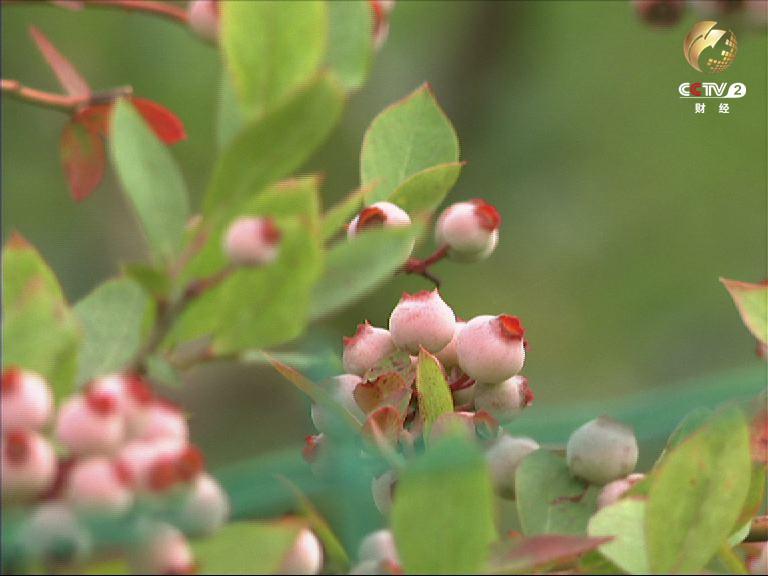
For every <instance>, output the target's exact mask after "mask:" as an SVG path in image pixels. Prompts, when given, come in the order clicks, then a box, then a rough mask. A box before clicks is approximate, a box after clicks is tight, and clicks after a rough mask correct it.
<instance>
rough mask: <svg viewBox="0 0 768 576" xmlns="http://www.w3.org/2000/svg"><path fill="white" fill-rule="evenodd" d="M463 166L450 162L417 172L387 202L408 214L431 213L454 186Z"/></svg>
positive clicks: (460, 163)
mask: <svg viewBox="0 0 768 576" xmlns="http://www.w3.org/2000/svg"><path fill="white" fill-rule="evenodd" d="M463 165H464V164H463V163H462V162H451V163H450V164H440V165H438V166H433V167H432V168H427V169H426V170H422V171H421V172H417V173H416V174H414V175H413V176H411V177H410V178H408V179H407V180H406V181H405V182H403V183H402V184H400V186H398V187H397V189H396V190H395V191H394V192H393V193H392V195H391V196H390V197H389V201H390V202H392V203H393V204H397V205H398V206H400V208H402V209H403V210H405V211H406V212H408V213H409V214H418V213H420V212H432V211H434V210H435V209H436V208H437V207H438V206H440V204H441V203H442V201H443V200H444V199H445V197H446V195H447V194H448V192H449V191H450V190H451V188H453V185H454V184H456V180H458V178H459V173H460V172H461V167H462V166H463Z"/></svg>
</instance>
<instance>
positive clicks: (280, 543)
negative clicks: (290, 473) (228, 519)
mask: <svg viewBox="0 0 768 576" xmlns="http://www.w3.org/2000/svg"><path fill="white" fill-rule="evenodd" d="M301 528H302V525H301V524H300V523H298V522H289V521H283V522H233V523H232V524H228V525H227V526H225V527H224V528H222V529H221V530H220V531H219V532H217V533H216V535H215V536H213V537H211V538H207V539H204V540H200V541H198V542H195V544H194V545H193V550H194V553H195V558H196V559H197V561H198V562H199V563H200V568H201V573H202V574H275V573H277V572H278V571H279V569H280V565H281V564H282V562H283V560H284V559H285V557H286V555H287V553H288V552H289V551H290V549H291V546H292V545H293V543H294V542H295V541H296V537H297V536H298V533H299V530H301Z"/></svg>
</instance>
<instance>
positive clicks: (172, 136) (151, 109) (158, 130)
mask: <svg viewBox="0 0 768 576" xmlns="http://www.w3.org/2000/svg"><path fill="white" fill-rule="evenodd" d="M131 101H132V102H133V106H134V107H135V108H136V110H138V111H139V114H141V115H142V116H143V117H144V120H146V122H147V124H149V126H150V127H151V128H152V130H154V132H155V134H157V137H158V138H160V140H162V141H163V142H165V143H166V144H176V142H180V141H181V140H185V139H186V138H187V132H186V131H185V130H184V124H183V123H182V121H181V120H179V118H178V116H176V115H175V114H174V113H173V112H171V111H170V110H168V109H167V108H165V107H163V106H160V104H158V103H157V102H153V101H152V100H147V99H146V98H132V99H131Z"/></svg>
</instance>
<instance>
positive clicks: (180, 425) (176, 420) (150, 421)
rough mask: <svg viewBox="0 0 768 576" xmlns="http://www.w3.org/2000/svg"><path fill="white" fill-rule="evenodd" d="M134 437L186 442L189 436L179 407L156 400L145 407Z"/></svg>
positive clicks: (187, 427)
mask: <svg viewBox="0 0 768 576" xmlns="http://www.w3.org/2000/svg"><path fill="white" fill-rule="evenodd" d="M135 437H136V438H138V439H140V440H160V439H171V440H178V441H180V442H186V441H187V439H188V438H189V426H188V425H187V420H186V418H185V417H184V414H183V413H182V411H181V410H180V409H179V408H177V407H176V406H174V405H173V404H171V403H169V402H165V401H162V400H158V401H155V402H153V403H152V405H151V406H149V407H148V408H147V410H146V413H145V415H144V418H143V421H142V425H141V426H140V427H139V428H138V429H137V430H136V433H135Z"/></svg>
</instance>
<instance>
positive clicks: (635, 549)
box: [589, 498, 649, 574]
mask: <svg viewBox="0 0 768 576" xmlns="http://www.w3.org/2000/svg"><path fill="white" fill-rule="evenodd" d="M645 507H646V504H645V501H644V500H638V499H634V498H627V499H624V500H620V501H619V502H617V503H616V504H613V505H612V506H608V507H606V508H603V509H602V510H600V511H599V512H598V513H597V514H595V515H594V516H593V517H592V519H591V520H590V521H589V535H590V536H595V537H598V536H611V537H612V538H613V540H612V541H610V542H608V543H606V544H603V545H602V546H600V552H601V553H602V554H603V555H604V556H605V557H606V558H608V559H609V560H611V561H612V562H613V563H614V564H615V565H616V566H618V567H619V568H621V569H622V570H626V571H627V572H629V573H630V574H648V573H649V568H648V555H647V552H646V545H645Z"/></svg>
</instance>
